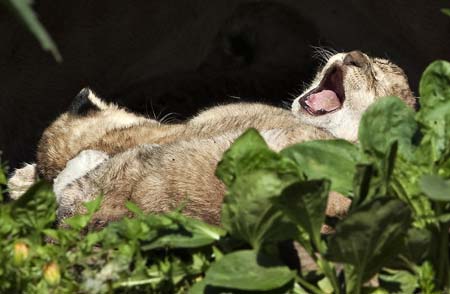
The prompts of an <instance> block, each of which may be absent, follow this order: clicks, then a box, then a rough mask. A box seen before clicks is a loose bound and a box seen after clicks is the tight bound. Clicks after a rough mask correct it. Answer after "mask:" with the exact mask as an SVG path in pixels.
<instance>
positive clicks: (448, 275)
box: [437, 203, 450, 289]
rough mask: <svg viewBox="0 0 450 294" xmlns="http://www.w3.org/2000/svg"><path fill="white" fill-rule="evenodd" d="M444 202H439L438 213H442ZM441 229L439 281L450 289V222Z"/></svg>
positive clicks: (441, 226)
mask: <svg viewBox="0 0 450 294" xmlns="http://www.w3.org/2000/svg"><path fill="white" fill-rule="evenodd" d="M442 208H443V207H442V204H440V203H439V204H438V206H437V212H438V215H440V214H441V211H442V210H443V209H442ZM439 229H440V236H439V239H440V244H439V267H438V272H437V277H438V283H440V285H439V286H440V287H442V288H444V287H445V288H447V289H450V270H449V260H448V257H449V256H448V241H449V240H448V232H449V229H450V224H449V223H448V222H447V223H443V224H441V225H440V227H439Z"/></svg>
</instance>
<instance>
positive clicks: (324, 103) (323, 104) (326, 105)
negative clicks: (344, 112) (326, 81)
mask: <svg viewBox="0 0 450 294" xmlns="http://www.w3.org/2000/svg"><path fill="white" fill-rule="evenodd" d="M305 102H306V104H307V105H308V106H309V107H310V108H311V109H312V110H313V111H320V110H325V111H326V112H330V111H333V110H335V109H338V108H339V107H341V101H339V98H338V96H337V95H336V93H334V92H333V91H331V90H322V91H320V92H318V93H314V94H312V95H311V96H309V97H308V99H307V100H306V101H305Z"/></svg>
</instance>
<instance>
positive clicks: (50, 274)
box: [44, 261, 61, 286]
mask: <svg viewBox="0 0 450 294" xmlns="http://www.w3.org/2000/svg"><path fill="white" fill-rule="evenodd" d="M44 279H45V281H47V283H48V284H49V285H50V286H56V285H58V284H59V281H60V280H61V273H60V272H59V266H58V264H57V263H56V262H54V261H52V262H50V263H47V264H46V265H45V266H44Z"/></svg>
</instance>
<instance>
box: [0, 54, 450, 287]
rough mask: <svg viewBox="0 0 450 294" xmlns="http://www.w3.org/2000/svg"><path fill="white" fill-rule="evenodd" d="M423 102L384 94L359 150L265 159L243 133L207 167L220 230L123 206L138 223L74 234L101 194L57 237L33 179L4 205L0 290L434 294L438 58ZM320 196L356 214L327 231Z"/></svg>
mask: <svg viewBox="0 0 450 294" xmlns="http://www.w3.org/2000/svg"><path fill="white" fill-rule="evenodd" d="M420 94H421V100H420V101H421V110H420V111H419V112H418V113H414V112H413V111H412V110H410V109H409V108H407V107H406V106H405V105H404V103H403V102H402V101H401V100H399V99H398V98H394V97H387V98H384V99H382V100H380V101H379V102H378V103H376V104H375V105H373V106H372V107H370V109H369V110H368V111H367V112H366V113H365V115H364V116H363V118H362V122H361V127H360V130H359V142H360V143H359V144H358V145H353V144H350V143H348V142H346V141H342V140H332V141H313V142H306V143H302V144H298V145H295V146H292V147H289V148H287V149H285V150H283V151H281V152H280V153H275V152H273V151H271V150H270V149H268V147H267V145H266V144H265V142H264V140H263V139H262V138H261V136H259V134H258V133H257V132H256V131H254V130H250V131H248V132H246V133H245V134H244V135H242V136H241V137H240V138H239V139H238V140H236V142H235V143H234V144H233V145H232V147H231V148H230V149H229V150H228V151H227V152H226V153H225V154H224V157H223V160H222V161H221V162H220V164H219V166H218V169H217V176H218V177H219V178H220V179H222V181H223V182H224V183H225V184H226V186H227V188H228V191H227V195H226V197H225V200H224V203H223V207H222V224H221V225H222V226H221V228H218V227H214V226H211V225H207V224H205V223H202V222H200V221H197V220H193V219H189V218H187V217H184V216H183V215H182V214H181V213H180V212H173V213H169V214H166V215H144V214H143V213H142V212H141V211H140V210H139V209H138V208H137V207H136V206H135V205H133V204H132V203H129V204H128V208H129V209H130V210H131V211H132V212H133V213H134V214H135V217H134V218H131V219H130V218H125V219H123V220H122V221H119V222H115V223H111V224H110V225H109V226H108V227H106V228H105V229H103V230H101V231H97V232H89V233H87V234H83V233H82V232H83V228H85V226H86V225H87V223H88V222H89V219H90V217H91V216H92V214H93V213H94V211H95V210H96V209H97V208H98V207H99V204H100V201H101V198H99V199H97V200H96V201H93V202H90V203H88V204H86V206H87V208H88V211H89V213H88V214H87V215H84V216H76V217H74V218H71V219H69V220H68V221H67V224H68V225H69V228H68V229H55V228H54V221H55V209H56V204H55V200H54V196H53V194H52V192H51V187H50V186H49V185H48V184H45V183H39V184H37V185H35V186H33V187H32V188H31V189H30V190H29V191H28V192H27V194H26V195H25V196H24V197H23V198H21V199H20V200H18V201H16V202H11V203H7V204H3V205H1V206H0V250H1V252H0V253H1V254H0V263H1V264H2V267H0V292H1V293H13V292H15V293H46V292H49V293H128V292H130V293H184V292H190V293H259V292H264V293H286V292H287V293H332V292H334V293H417V291H420V292H422V293H442V291H443V290H445V289H446V290H448V289H449V288H450V287H449V286H450V270H449V256H448V251H449V240H448V232H449V226H450V180H449V179H450V146H449V145H450V64H449V63H448V62H445V61H437V62H434V63H433V64H431V65H430V66H429V67H428V68H427V70H426V71H425V73H424V75H423V78H422V80H421V83H420ZM5 182H6V180H5V178H4V176H3V175H0V183H1V184H5ZM330 190H333V191H338V192H340V193H342V194H344V195H347V196H348V197H351V198H352V206H351V208H350V211H349V214H348V217H346V218H345V219H344V220H343V221H341V222H339V223H338V224H337V226H336V233H335V234H333V235H330V236H328V237H325V236H322V235H321V234H320V229H321V226H322V224H323V223H324V221H325V216H324V211H325V207H326V202H327V197H328V192H329V191H330ZM284 240H295V241H297V242H298V243H300V244H301V245H302V246H303V247H304V248H305V250H306V251H307V252H308V254H309V255H310V256H311V258H313V259H314V261H315V262H316V264H317V269H316V270H311V271H309V272H304V271H303V272H302V271H296V270H293V269H291V268H289V267H288V266H287V265H286V262H285V260H284V259H283V258H281V254H280V253H281V252H280V248H281V247H279V246H278V245H279V243H280V242H281V241H284ZM369 281H372V282H373V281H377V282H378V283H370V284H369V283H368V282H369Z"/></svg>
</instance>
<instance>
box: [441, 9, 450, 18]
mask: <svg viewBox="0 0 450 294" xmlns="http://www.w3.org/2000/svg"><path fill="white" fill-rule="evenodd" d="M441 12H442V13H443V14H445V15H448V16H450V8H442V9H441Z"/></svg>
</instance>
